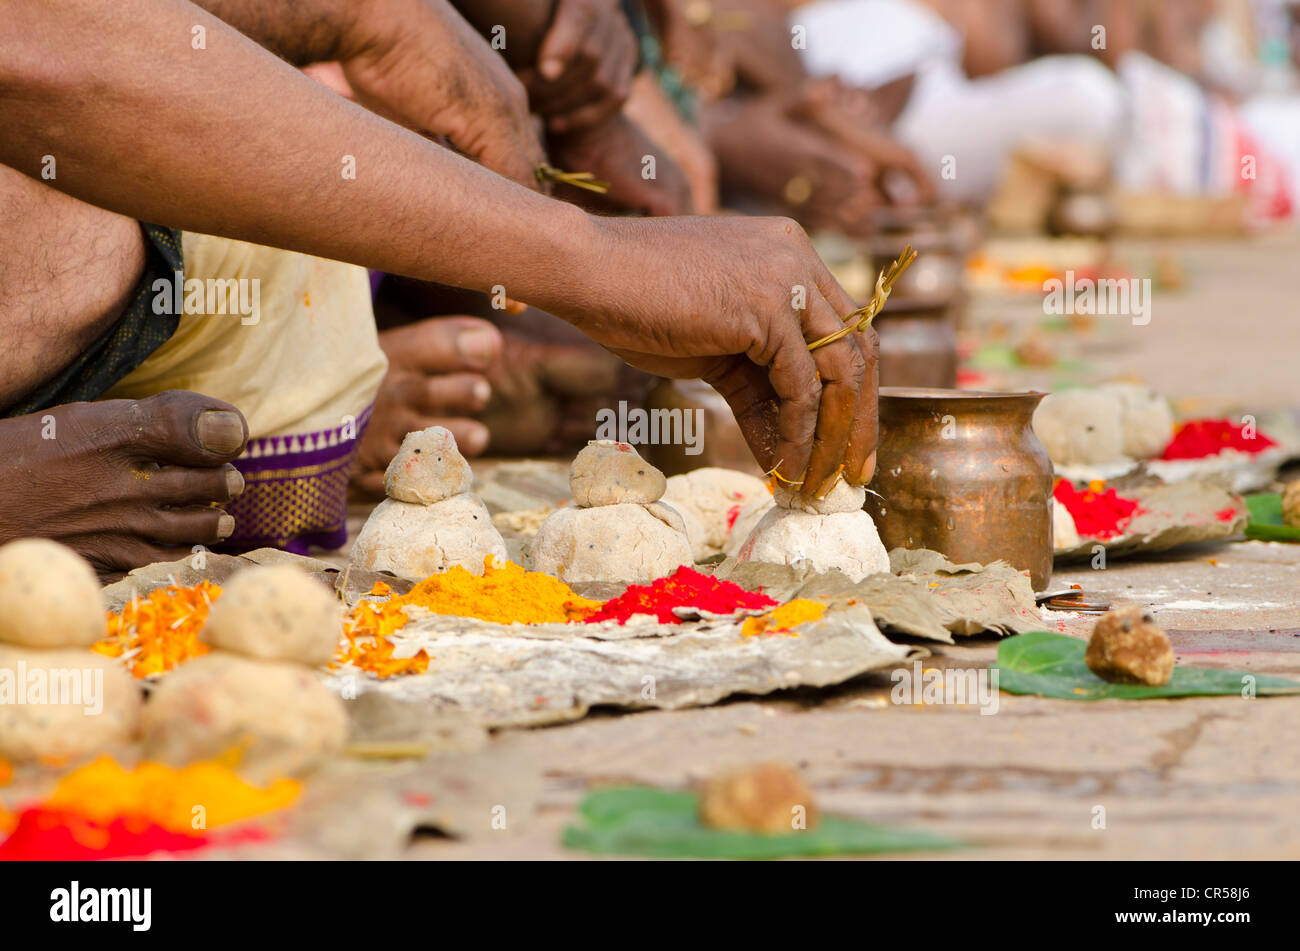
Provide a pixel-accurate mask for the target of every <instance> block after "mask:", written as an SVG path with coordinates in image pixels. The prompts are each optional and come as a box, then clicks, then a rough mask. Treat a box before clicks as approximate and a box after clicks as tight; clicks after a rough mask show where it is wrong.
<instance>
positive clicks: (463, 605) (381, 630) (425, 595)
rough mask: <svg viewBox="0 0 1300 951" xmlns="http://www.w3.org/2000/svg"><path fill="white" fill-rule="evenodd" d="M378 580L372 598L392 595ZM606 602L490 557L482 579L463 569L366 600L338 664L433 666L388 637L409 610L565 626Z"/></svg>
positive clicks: (384, 668) (389, 668) (385, 672)
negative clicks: (399, 653)
mask: <svg viewBox="0 0 1300 951" xmlns="http://www.w3.org/2000/svg"><path fill="white" fill-rule="evenodd" d="M388 592H389V588H388V585H386V584H384V583H383V582H382V581H381V582H377V583H376V584H375V587H374V588H373V589H372V590H371V592H370V593H371V594H372V595H376V596H382V595H385V594H388ZM600 605H601V602H599V601H592V600H589V599H587V598H583V597H580V596H579V595H577V594H575V593H574V591H573V589H572V588H570V587H569V586H568V585H566V584H565V583H564V582H562V581H559V580H557V579H555V578H552V577H551V576H550V575H547V574H542V573H541V572H538V571H525V570H524V569H523V568H522V567H520V566H519V565H516V564H514V563H513V562H507V563H506V564H505V565H504V566H502V567H497V566H496V565H494V564H493V563H492V561H491V559H488V561H487V562H486V563H485V565H484V572H483V575H482V576H481V577H480V576H478V575H472V574H470V573H469V572H468V571H466V570H465V569H464V568H462V567H460V566H459V565H454V566H452V567H451V568H449V569H448V570H447V571H444V572H442V573H441V574H436V575H432V576H431V577H428V578H426V579H425V580H424V581H421V582H420V583H419V584H417V585H416V586H415V587H414V588H412V589H411V590H410V591H408V592H407V593H406V594H403V595H395V596H393V597H390V598H389V599H388V600H387V601H362V602H361V603H360V604H358V605H357V606H356V608H354V609H353V611H352V612H351V613H350V614H349V615H348V619H347V621H346V623H345V624H344V633H345V634H346V635H347V644H346V645H345V647H344V648H343V650H342V651H341V652H340V654H339V660H338V662H339V663H341V664H353V665H355V666H357V667H360V668H361V669H362V670H368V671H371V672H372V673H374V674H377V675H378V676H379V677H391V676H393V675H395V674H419V673H424V671H426V670H428V668H429V660H430V658H429V656H428V655H427V654H426V653H425V652H424V651H423V650H421V651H419V652H418V653H417V654H416V655H415V656H414V657H407V658H396V657H394V656H393V652H394V647H395V645H394V644H393V643H392V642H391V641H390V640H389V639H388V638H389V637H390V636H391V635H392V634H393V633H394V632H396V631H399V630H401V629H402V627H403V626H404V625H405V624H406V622H407V621H408V620H409V618H408V616H407V614H406V608H407V607H410V606H415V607H421V608H424V609H426V610H428V611H430V612H432V613H434V614H451V615H456V616H458V617H473V618H479V619H480V620H484V621H493V622H495V623H498V624H547V623H557V624H563V623H566V622H568V621H580V620H582V619H583V618H585V617H586V616H587V615H589V614H592V613H593V612H595V611H597V610H599V609H600Z"/></svg>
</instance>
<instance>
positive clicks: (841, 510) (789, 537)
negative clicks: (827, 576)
mask: <svg viewBox="0 0 1300 951" xmlns="http://www.w3.org/2000/svg"><path fill="white" fill-rule="evenodd" d="M773 497H774V500H775V502H776V505H775V507H774V508H772V509H771V510H769V511H768V513H767V514H766V515H764V516H763V518H762V520H761V521H760V522H759V523H758V525H757V526H756V527H755V528H754V531H753V532H752V533H751V534H750V536H749V538H747V539H746V540H745V543H744V545H742V546H741V548H740V551H739V552H738V553H737V554H736V559H737V560H738V561H766V562H771V563H773V564H778V565H794V566H807V567H809V568H812V569H813V570H814V571H832V570H838V571H842V572H843V573H844V574H845V575H847V576H848V577H849V578H850V579H852V580H853V581H861V580H862V579H863V578H865V577H867V576H868V575H874V574H879V573H881V572H887V571H889V555H888V553H886V551H885V546H884V545H883V544H881V541H880V535H879V533H878V532H877V531H876V523H875V522H873V521H872V520H871V516H870V515H868V514H867V513H866V512H864V511H863V510H862V504H863V503H864V502H865V501H866V499H867V494H866V490H864V489H860V488H855V487H854V486H851V485H849V484H848V483H846V482H837V483H836V484H835V488H834V489H832V490H831V491H830V493H829V494H828V495H827V496H826V497H825V498H824V499H803V498H800V497H799V496H798V495H797V494H796V493H794V492H792V491H790V490H789V489H787V488H785V487H784V486H781V487H778V488H777V490H776V492H775V493H774V494H773Z"/></svg>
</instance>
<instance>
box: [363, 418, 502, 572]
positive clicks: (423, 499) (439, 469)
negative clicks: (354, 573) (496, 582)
mask: <svg viewBox="0 0 1300 951" xmlns="http://www.w3.org/2000/svg"><path fill="white" fill-rule="evenodd" d="M473 484H474V477H473V474H472V473H471V472H470V468H469V463H468V462H466V461H465V457H464V456H462V455H461V454H460V450H459V449H457V448H456V438H455V437H454V436H452V434H451V433H450V432H448V431H447V430H446V429H443V428H442V427H441V426H430V427H429V428H428V429H425V430H422V431H420V432H414V433H407V434H406V438H405V439H403V440H402V448H401V449H399V450H398V451H397V455H395V456H394V457H393V461H392V462H390V463H389V464H388V471H387V472H386V473H385V474H384V491H385V492H386V493H387V495H388V498H386V499H384V501H382V502H380V503H379V505H378V506H377V507H376V508H375V510H374V512H372V513H371V514H370V518H368V519H367V520H366V524H365V525H364V526H363V527H362V529H361V532H360V534H358V535H357V540H356V542H355V543H354V544H353V546H352V563H353V564H355V565H359V566H361V567H362V568H367V569H369V570H371V571H387V572H391V573H392V574H394V575H397V576H398V577H399V578H406V579H409V580H411V581H423V580H424V579H425V578H427V577H429V575H432V574H437V573H438V572H440V571H446V570H447V569H448V568H450V567H451V566H452V565H460V566H461V567H462V568H464V569H465V570H466V571H470V572H473V573H474V574H476V575H481V574H482V573H483V565H484V563H485V561H486V560H487V559H488V558H489V557H491V558H494V559H498V560H500V561H505V560H506V559H507V558H508V556H507V554H506V543H505V541H504V540H502V538H501V533H500V532H499V531H497V528H496V526H495V525H493V524H492V517H491V516H490V515H488V510H487V507H486V506H485V505H484V504H483V502H482V501H481V500H480V499H479V497H478V496H476V495H474V494H472V493H471V492H470V488H471V487H472V486H473Z"/></svg>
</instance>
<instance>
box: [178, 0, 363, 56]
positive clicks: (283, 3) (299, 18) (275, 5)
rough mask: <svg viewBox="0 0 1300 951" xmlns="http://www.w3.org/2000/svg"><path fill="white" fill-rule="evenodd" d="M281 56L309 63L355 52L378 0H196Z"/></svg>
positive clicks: (204, 7) (213, 13) (199, 4)
mask: <svg viewBox="0 0 1300 951" xmlns="http://www.w3.org/2000/svg"><path fill="white" fill-rule="evenodd" d="M194 3H195V4H196V5H197V6H200V7H202V8H203V9H205V10H207V11H208V12H209V13H211V14H212V15H213V16H215V17H217V18H218V19H220V20H224V21H225V22H226V23H229V24H230V25H231V26H233V27H234V28H235V29H236V30H238V31H239V32H240V33H243V34H244V35H245V36H247V37H250V38H251V39H253V40H254V41H256V42H257V43H258V44H259V45H261V46H264V47H266V48H267V49H269V50H270V51H271V52H273V53H275V54H276V55H277V56H282V57H283V58H284V59H286V60H288V61H289V62H291V63H293V64H294V65H295V66H306V65H308V64H309V63H324V62H329V61H331V60H343V59H347V58H348V57H349V56H350V55H352V54H353V53H354V52H355V51H356V49H357V44H358V41H359V33H360V31H361V29H362V25H363V22H364V19H365V16H366V14H367V11H368V10H370V9H371V8H373V7H374V6H375V3H376V0H364V2H353V0H269V2H268V0H194Z"/></svg>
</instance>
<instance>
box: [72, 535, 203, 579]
mask: <svg viewBox="0 0 1300 951" xmlns="http://www.w3.org/2000/svg"><path fill="white" fill-rule="evenodd" d="M60 541H61V542H63V543H64V544H66V545H68V546H70V547H71V548H72V549H74V550H75V551H77V552H80V553H81V555H82V556H83V557H84V558H85V559H86V560H87V561H89V562H90V563H91V564H92V565H94V566H95V568H96V570H97V571H99V572H101V573H102V572H109V571H130V570H131V569H133V568H140V567H143V566H144V565H149V564H153V563H155V562H160V561H163V562H168V561H180V560H181V559H183V558H188V557H189V556H190V555H191V554H192V553H193V549H192V547H179V546H165V545H156V544H154V543H152V542H148V541H145V540H144V539H143V538H140V537H138V536H135V535H113V534H95V535H85V536H73V537H70V538H62V539H60Z"/></svg>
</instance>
